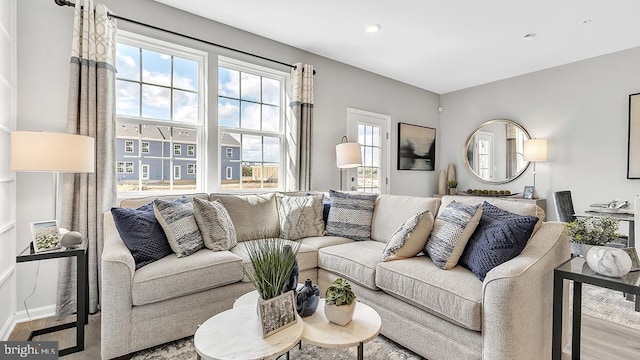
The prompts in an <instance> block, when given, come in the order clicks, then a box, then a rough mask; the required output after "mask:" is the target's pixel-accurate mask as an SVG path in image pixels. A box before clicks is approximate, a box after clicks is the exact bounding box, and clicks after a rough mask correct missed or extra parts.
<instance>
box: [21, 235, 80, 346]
mask: <svg viewBox="0 0 640 360" xmlns="http://www.w3.org/2000/svg"><path fill="white" fill-rule="evenodd" d="M87 243H88V242H87V241H86V240H85V241H84V242H83V243H82V244H81V245H80V246H78V247H76V248H73V249H66V248H61V249H56V250H51V251H44V252H38V253H36V252H34V251H33V245H32V244H31V243H30V245H29V246H28V247H27V248H26V249H24V250H23V251H22V252H21V253H20V254H18V255H17V256H16V263H22V262H28V261H38V260H48V259H58V258H65V257H75V258H76V266H77V272H76V275H77V278H76V281H77V286H76V288H77V301H76V303H77V304H78V305H77V306H78V308H77V319H76V321H75V322H71V323H66V324H60V325H55V326H50V327H46V328H42V329H37V330H34V331H32V332H31V334H29V338H28V339H27V340H28V341H31V340H32V339H33V337H34V336H40V335H43V334H49V333H52V332H56V331H60V330H65V329H71V328H73V327H75V328H76V345H75V346H73V347H69V348H65V349H60V350H59V352H58V353H59V355H60V356H65V355H68V354H73V353H76V352H79V351H83V350H84V326H85V325H86V324H87V323H88V322H89V278H88V276H87V274H88V272H89V269H88V266H89V264H88V263H89V262H88V261H87V260H88V259H87V249H88V245H87Z"/></svg>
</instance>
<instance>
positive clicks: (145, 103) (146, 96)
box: [142, 85, 171, 120]
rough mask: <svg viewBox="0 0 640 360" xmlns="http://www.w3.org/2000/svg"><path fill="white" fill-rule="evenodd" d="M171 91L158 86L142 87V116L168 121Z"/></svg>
mask: <svg viewBox="0 0 640 360" xmlns="http://www.w3.org/2000/svg"><path fill="white" fill-rule="evenodd" d="M170 110H171V90H169V89H167V88H163V87H159V86H152V85H142V116H143V117H148V118H154V119H161V120H169V119H170Z"/></svg>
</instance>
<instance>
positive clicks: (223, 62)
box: [215, 56, 290, 192]
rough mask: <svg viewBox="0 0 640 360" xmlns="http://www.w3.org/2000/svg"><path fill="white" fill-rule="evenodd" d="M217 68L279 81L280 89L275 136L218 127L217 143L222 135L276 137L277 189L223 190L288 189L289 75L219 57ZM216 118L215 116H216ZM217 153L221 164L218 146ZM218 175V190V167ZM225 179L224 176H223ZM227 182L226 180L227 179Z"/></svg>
mask: <svg viewBox="0 0 640 360" xmlns="http://www.w3.org/2000/svg"><path fill="white" fill-rule="evenodd" d="M219 67H225V68H227V69H232V70H237V71H241V72H246V73H251V74H253V75H258V76H261V77H267V78H272V79H277V80H279V81H280V84H281V87H280V104H279V107H280V119H279V120H280V122H279V125H280V126H279V127H280V133H278V134H276V133H274V132H270V131H264V130H249V129H242V128H233V127H226V126H221V125H219V126H218V141H220V139H221V138H222V133H232V134H244V135H255V136H266V137H276V138H278V139H279V141H280V158H279V159H278V161H279V169H278V188H264V187H261V188H257V189H251V188H242V187H240V188H239V189H223V190H224V191H227V192H233V191H239V192H263V191H265V190H273V191H277V190H285V189H288V188H289V184H287V176H286V174H287V169H286V166H287V165H286V162H285V154H286V153H287V151H288V144H287V142H286V134H287V133H288V132H289V130H290V129H288V128H287V127H286V124H285V114H286V113H287V111H289V108H288V105H287V104H286V98H287V94H286V89H287V87H288V85H289V74H288V73H285V72H282V71H278V70H274V69H270V68H267V67H263V66H259V65H255V64H251V63H248V62H245V61H240V60H236V59H232V58H228V57H224V56H219V57H218V64H217V66H216V71H217V69H218V68H219ZM215 85H216V86H215V89H217V88H218V83H216V84H215ZM215 98H216V106H217V104H218V91H217V90H216V96H215ZM216 117H217V114H216ZM239 151H240V160H239V162H240V167H241V168H242V161H243V160H242V143H241V144H240V148H239ZM217 152H218V160H219V161H220V162H221V161H222V156H223V155H222V146H218V149H217ZM263 154H264V153H263ZM261 163H262V164H270V163H269V162H261ZM218 171H219V173H218V175H217V176H216V182H217V183H218V188H220V185H221V184H220V179H221V178H222V174H221V172H222V169H221V167H220V166H218ZM225 175H226V174H225ZM225 177H226V176H225ZM240 179H242V176H240ZM227 180H228V179H227ZM240 184H242V181H240Z"/></svg>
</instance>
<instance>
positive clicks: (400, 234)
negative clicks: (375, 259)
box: [382, 210, 434, 261]
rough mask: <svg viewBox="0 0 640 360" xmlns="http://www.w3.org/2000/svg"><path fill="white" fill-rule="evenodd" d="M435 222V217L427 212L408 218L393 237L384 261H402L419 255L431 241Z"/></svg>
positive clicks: (384, 255) (388, 244)
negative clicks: (428, 241)
mask: <svg viewBox="0 0 640 360" xmlns="http://www.w3.org/2000/svg"><path fill="white" fill-rule="evenodd" d="M433 222H434V219H433V215H432V214H431V212H429V211H427V210H424V211H421V212H419V213H417V214H415V215H412V216H410V217H409V218H407V220H405V222H404V224H402V225H400V227H399V228H398V229H397V230H396V231H395V232H394V233H393V235H391V238H390V239H389V241H388V242H387V246H386V247H385V248H384V250H383V252H382V260H383V261H391V260H400V259H407V258H411V257H414V256H416V255H418V253H420V251H422V250H423V249H424V245H425V244H426V243H427V239H429V234H430V233H431V229H433Z"/></svg>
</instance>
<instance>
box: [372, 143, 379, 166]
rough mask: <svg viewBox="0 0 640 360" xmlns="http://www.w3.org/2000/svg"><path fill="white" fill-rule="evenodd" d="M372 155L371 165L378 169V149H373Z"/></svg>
mask: <svg viewBox="0 0 640 360" xmlns="http://www.w3.org/2000/svg"><path fill="white" fill-rule="evenodd" d="M372 150H373V154H372V161H373V162H372V164H373V166H375V167H380V148H377V147H375V148H373V149H372Z"/></svg>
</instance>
